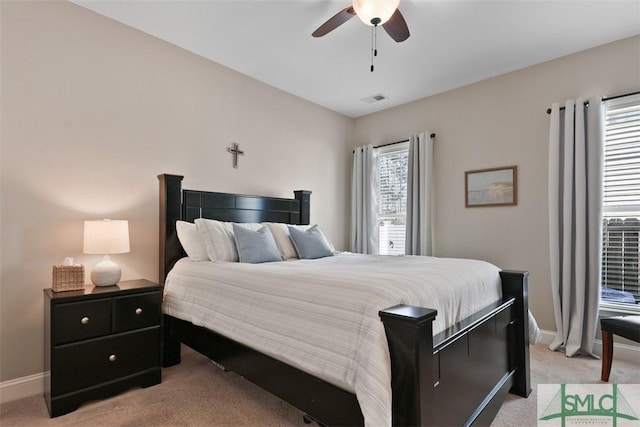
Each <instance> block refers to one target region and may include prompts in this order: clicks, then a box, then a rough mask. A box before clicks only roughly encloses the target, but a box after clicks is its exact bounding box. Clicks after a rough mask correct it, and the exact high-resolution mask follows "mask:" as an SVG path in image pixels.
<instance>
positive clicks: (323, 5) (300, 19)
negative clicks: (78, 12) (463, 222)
mask: <svg viewBox="0 0 640 427" xmlns="http://www.w3.org/2000/svg"><path fill="white" fill-rule="evenodd" d="M72 1H73V2H74V3H76V4H79V5H82V6H84V7H86V8H88V9H91V10H93V11H95V12H97V13H100V14H102V15H105V16H107V17H110V18H113V19H115V20H117V21H119V22H122V23H124V24H126V25H129V26H131V27H134V28H137V29H139V30H141V31H144V32H145V33H148V34H151V35H154V36H156V37H158V38H160V39H162V40H165V41H168V42H170V43H172V44H174V45H176V46H179V47H181V48H184V49H186V50H189V51H191V52H194V53H196V54H198V55H201V56H203V57H205V58H208V59H210V60H212V61H215V62H217V63H220V64H223V65H225V66H227V67H229V68H232V69H234V70H236V71H239V72H240V73H243V74H246V75H248V76H251V77H253V78H255V79H257V80H260V81H262V82H265V83H267V84H269V85H272V86H275V87H277V88H279V89H281V90H284V91H286V92H289V93H292V94H294V95H297V96H299V97H301V98H304V99H307V100H309V101H312V102H314V103H316V104H320V105H322V106H324V107H326V108H329V109H331V110H334V111H337V112H339V113H342V114H345V115H347V116H349V117H358V116H362V115H365V114H369V113H373V112H376V111H380V110H383V109H386V108H390V107H393V106H396V105H400V104H404V103H407V102H410V101H413V100H416V99H420V98H424V97H426V96H430V95H434V94H437V93H441V92H444V91H447V90H450V89H454V88H457V87H460V86H464V85H467V84H470V83H473V82H476V81H479V80H483V79H486V78H489V77H492V76H496V75H500V74H503V73H506V72H509V71H513V70H517V69H520V68H524V67H527V66H529V65H533V64H537V63H540V62H544V61H548V60H551V59H554V58H557V57H560V56H564V55H567V54H570V53H574V52H578V51H581V50H585V49H588V48H591V47H595V46H599V45H602V44H605V43H609V42H612V41H615V40H620V39H623V38H626V37H630V36H632V35H636V34H640V0H401V2H400V11H401V12H402V14H403V15H404V17H405V20H406V21H407V24H408V26H409V30H410V32H411V36H410V37H409V39H408V40H406V41H404V42H402V43H395V42H394V41H393V40H392V39H391V38H390V37H389V36H388V35H387V34H386V33H385V32H384V31H383V30H382V29H380V31H379V32H378V57H377V58H376V59H375V71H374V72H370V71H369V67H370V60H371V27H368V26H365V25H364V24H363V23H362V22H361V21H360V20H359V19H358V18H357V17H354V18H352V19H351V20H350V21H348V22H347V23H345V24H343V25H342V26H340V27H338V28H337V29H336V30H334V31H333V32H331V33H329V34H327V35H326V36H324V37H321V38H314V37H311V33H312V32H313V31H314V30H315V29H316V28H317V27H318V26H320V25H321V24H322V23H323V22H324V21H326V20H327V19H329V18H330V17H332V16H333V15H334V14H336V13H337V12H338V11H340V10H342V9H343V8H345V7H347V6H348V5H350V2H349V0H342V1H337V0H72ZM639 49H640V46H639ZM612 66H615V64H612ZM376 94H383V95H385V96H386V97H388V98H387V99H385V100H383V101H379V102H376V103H367V102H365V101H363V100H362V99H363V98H367V97H371V96H372V95H376Z"/></svg>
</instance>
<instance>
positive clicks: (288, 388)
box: [158, 175, 531, 426]
mask: <svg viewBox="0 0 640 427" xmlns="http://www.w3.org/2000/svg"><path fill="white" fill-rule="evenodd" d="M158 178H159V180H160V263H159V270H160V278H159V279H160V280H161V281H162V282H164V280H165V278H166V274H167V273H168V271H169V270H170V268H171V267H172V266H173V264H174V263H175V262H176V261H177V260H178V259H179V258H180V257H181V256H184V252H183V250H182V248H181V247H180V244H179V242H178V239H177V235H176V228H175V222H176V220H186V221H192V220H193V219H194V218H199V217H207V218H213V219H221V220H224V221H235V222H261V221H274V222H289V223H298V224H308V223H309V196H310V192H308V191H297V192H295V198H294V199H280V198H271V197H259V196H243V195H234V194H223V193H211V192H201V191H191V190H182V188H181V181H182V176H178V175H160V176H159V177H158ZM500 276H501V280H502V293H503V299H502V300H501V301H498V302H496V303H494V304H491V305H489V306H487V307H485V308H484V309H482V310H480V311H478V312H477V313H474V314H473V315H472V316H469V317H468V318H466V319H464V320H462V321H461V322H459V323H458V324H456V325H454V326H452V327H451V328H449V329H447V330H445V331H443V332H442V333H439V334H437V335H435V336H433V326H432V323H433V320H434V319H435V317H436V316H437V312H436V311H435V310H432V309H429V308H424V307H412V306H396V307H390V308H387V309H385V310H381V311H380V313H379V314H380V318H381V320H382V322H383V323H384V327H385V331H386V334H387V341H388V343H389V352H390V356H391V373H392V392H393V403H392V405H393V408H392V411H393V424H394V425H416V426H417V425H425V426H428V425H431V426H448V425H455V426H460V425H471V424H473V425H489V424H490V423H491V421H492V420H493V418H494V417H495V414H496V413H497V411H498V409H499V408H500V406H501V405H502V402H503V399H504V396H505V394H506V393H507V392H508V391H511V392H512V393H514V394H517V395H520V396H524V397H527V396H528V395H529V394H530V393H531V381H530V376H529V335H528V273H527V272H518V271H502V272H501V273H500ZM163 328H164V342H163V366H171V365H174V364H177V363H180V346H181V343H184V344H186V345H188V346H189V347H191V348H193V349H195V350H196V351H198V352H200V353H202V354H204V355H206V356H207V357H209V358H210V359H212V360H214V361H216V362H218V363H219V364H221V365H223V366H224V367H225V368H227V369H229V370H231V371H234V372H236V373H237V374H239V375H242V376H244V377H245V378H247V379H248V380H250V381H252V382H254V383H255V384H257V385H259V386H260V387H262V388H264V389H265V390H268V391H270V392H271V393H273V394H274V395H276V396H278V397H280V398H282V399H283V400H285V401H287V402H289V403H290V404H292V405H294V406H295V407H297V408H299V409H300V410H301V411H303V412H305V413H306V414H308V418H307V419H311V420H317V421H320V422H322V423H323V424H326V425H350V426H353V425H363V424H364V419H363V416H362V412H361V410H360V406H359V405H358V401H357V399H356V397H355V395H354V394H352V393H349V392H347V391H345V390H343V389H340V388H338V387H336V386H334V385H332V384H330V383H327V382H325V381H322V380H320V379H318V378H316V377H314V376H312V375H309V374H307V373H305V372H303V371H300V370H298V369H296V368H293V367H291V366H289V365H287V364H285V363H282V362H280V361H278V360H276V359H274V358H271V357H269V356H266V355H264V354H262V353H260V352H257V351H255V350H253V349H251V348H249V347H247V346H245V345H243V344H240V343H237V342H235V341H233V340H230V339H228V338H226V337H223V336H221V335H219V334H217V333H215V332H213V331H210V330H207V329H205V328H202V327H198V326H195V325H192V324H191V323H189V322H185V321H184V320H180V319H176V318H174V317H171V316H167V315H165V316H164V320H163Z"/></svg>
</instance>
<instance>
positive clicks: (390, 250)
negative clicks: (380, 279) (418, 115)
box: [378, 142, 409, 255]
mask: <svg viewBox="0 0 640 427" xmlns="http://www.w3.org/2000/svg"><path fill="white" fill-rule="evenodd" d="M408 161H409V143H408V142H406V143H400V144H394V145H390V146H385V147H380V148H379V149H378V221H379V227H378V241H379V248H378V249H379V253H380V254H383V255H404V248H405V230H406V218H407V173H408V166H409V163H408Z"/></svg>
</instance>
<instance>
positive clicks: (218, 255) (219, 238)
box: [194, 218, 262, 262]
mask: <svg viewBox="0 0 640 427" xmlns="http://www.w3.org/2000/svg"><path fill="white" fill-rule="evenodd" d="M194 222H195V223H196V227H197V228H198V231H199V232H200V234H201V235H202V238H203V240H204V244H205V246H206V247H207V255H208V256H209V259H210V260H211V261H229V262H238V250H237V249H236V242H235V238H234V233H233V223H232V222H222V221H216V220H214V219H205V218H198V219H196V220H195V221H194ZM239 225H240V226H242V227H243V228H248V229H249V230H254V231H255V230H257V229H259V228H260V227H262V226H261V225H260V224H257V223H245V224H239Z"/></svg>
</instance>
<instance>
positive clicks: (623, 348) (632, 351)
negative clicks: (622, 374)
mask: <svg viewBox="0 0 640 427" xmlns="http://www.w3.org/2000/svg"><path fill="white" fill-rule="evenodd" d="M540 333H541V334H542V340H541V341H540V344H545V345H549V344H551V341H552V340H553V338H555V336H556V333H555V332H553V331H545V330H543V329H541V330H540ZM593 352H594V353H595V354H597V355H598V356H601V355H602V340H595V342H594V345H593ZM616 359H618V360H624V361H625V362H638V361H639V360H640V347H639V346H634V345H628V344H619V343H616V342H615V338H614V339H613V360H616Z"/></svg>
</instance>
